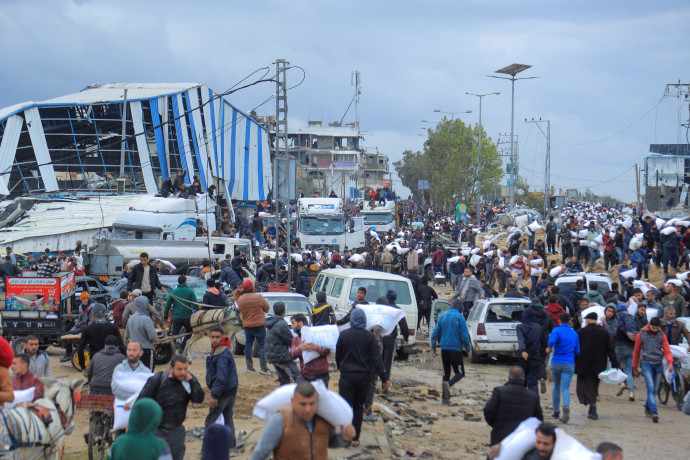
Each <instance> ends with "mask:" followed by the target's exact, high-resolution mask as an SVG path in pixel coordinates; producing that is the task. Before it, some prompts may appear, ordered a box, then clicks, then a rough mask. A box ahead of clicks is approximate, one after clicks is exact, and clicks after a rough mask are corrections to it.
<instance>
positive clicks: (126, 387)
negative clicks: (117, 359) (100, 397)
mask: <svg viewBox="0 0 690 460" xmlns="http://www.w3.org/2000/svg"><path fill="white" fill-rule="evenodd" d="M153 375H154V374H152V373H150V372H137V373H135V374H131V373H122V372H116V373H115V374H114V375H113V380H114V381H115V382H116V383H117V387H118V389H119V390H122V391H125V392H127V393H133V395H132V396H131V397H130V398H129V399H128V400H127V401H124V400H121V399H117V398H116V399H115V402H114V403H113V407H114V409H115V410H114V420H113V429H114V430H124V429H126V428H127V426H128V425H129V415H130V413H131V412H132V411H131V407H132V406H134V403H135V402H136V400H137V398H138V397H139V393H140V392H141V390H142V389H143V388H144V385H145V384H146V381H147V380H148V379H149V377H151V376H153ZM125 404H129V406H130V410H126V409H125V408H124V405H125Z"/></svg>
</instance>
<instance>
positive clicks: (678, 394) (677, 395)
mask: <svg viewBox="0 0 690 460" xmlns="http://www.w3.org/2000/svg"><path fill="white" fill-rule="evenodd" d="M674 379H675V383H676V390H675V391H674V392H673V399H674V400H675V401H676V407H677V408H678V410H682V409H683V402H684V401H683V400H684V399H685V382H684V378H683V374H681V373H680V372H678V371H676V373H675V377H674Z"/></svg>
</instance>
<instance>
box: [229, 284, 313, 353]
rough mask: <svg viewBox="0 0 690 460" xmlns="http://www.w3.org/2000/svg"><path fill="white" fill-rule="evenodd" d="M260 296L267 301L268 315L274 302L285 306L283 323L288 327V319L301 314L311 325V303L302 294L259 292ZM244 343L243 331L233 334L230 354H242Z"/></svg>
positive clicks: (255, 348) (255, 349) (256, 351)
mask: <svg viewBox="0 0 690 460" xmlns="http://www.w3.org/2000/svg"><path fill="white" fill-rule="evenodd" d="M260 294H261V295H262V296H264V297H265V298H266V301H268V305H269V308H268V314H269V315H272V314H273V305H275V303H276V302H283V303H284V304H285V322H287V323H288V325H290V319H291V318H292V316H293V315H296V314H298V313H302V314H303V315H305V316H306V317H307V322H308V323H309V325H311V303H310V302H309V299H307V298H306V297H305V296H303V295H302V294H297V293H294V292H261V293H260ZM245 343H246V338H245V335H244V330H241V331H239V332H238V333H237V334H235V337H233V339H232V352H233V353H234V354H236V355H242V354H244V344H245ZM252 351H253V353H252V354H253V356H254V357H257V356H258V353H259V351H258V348H257V344H256V342H255V343H254V350H252Z"/></svg>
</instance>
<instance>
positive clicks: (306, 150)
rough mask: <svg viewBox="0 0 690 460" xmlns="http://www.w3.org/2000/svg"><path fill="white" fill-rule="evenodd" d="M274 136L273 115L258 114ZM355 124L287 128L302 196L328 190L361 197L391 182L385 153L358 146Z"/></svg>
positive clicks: (311, 123)
mask: <svg viewBox="0 0 690 460" xmlns="http://www.w3.org/2000/svg"><path fill="white" fill-rule="evenodd" d="M259 121H260V122H261V123H264V124H265V125H266V126H267V127H268V129H269V132H270V133H271V134H270V137H271V145H274V138H275V134H274V132H275V117H274V116H264V117H260V118H259ZM361 141H362V136H361V135H360V134H359V132H358V129H357V125H356V124H355V123H350V124H345V125H340V124H339V123H330V124H329V125H328V126H323V123H322V122H321V121H309V122H308V124H307V126H306V127H302V128H298V129H296V130H290V131H288V151H289V153H290V155H291V156H292V157H294V158H295V159H296V160H297V175H296V180H297V188H301V189H302V192H303V193H304V194H305V196H312V195H313V193H315V192H316V193H318V194H319V195H320V196H328V195H329V194H330V193H331V191H333V192H335V194H336V195H337V196H338V197H340V198H345V199H348V198H349V199H355V198H361V197H362V196H363V193H366V192H368V191H369V190H371V189H372V188H373V189H376V188H377V187H385V186H388V185H390V174H389V165H388V156H387V155H385V154H382V153H378V152H377V153H369V152H366V151H365V150H364V149H363V148H362V147H361Z"/></svg>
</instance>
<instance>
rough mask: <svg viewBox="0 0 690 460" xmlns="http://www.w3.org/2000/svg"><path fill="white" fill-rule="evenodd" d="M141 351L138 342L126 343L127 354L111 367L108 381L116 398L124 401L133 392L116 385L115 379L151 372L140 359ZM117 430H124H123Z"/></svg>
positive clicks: (132, 394)
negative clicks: (111, 372)
mask: <svg viewBox="0 0 690 460" xmlns="http://www.w3.org/2000/svg"><path fill="white" fill-rule="evenodd" d="M143 353H144V350H143V349H142V348H141V345H140V344H139V343H138V342H129V343H128V344H127V356H126V358H125V359H123V360H122V362H121V363H120V364H118V365H117V366H115V369H113V380H112V382H111V383H110V388H111V389H112V390H113V394H114V395H115V398H116V399H120V400H122V401H126V400H127V399H129V398H131V397H132V396H134V393H130V392H129V391H125V390H123V389H122V388H119V387H118V383H117V381H118V380H119V379H121V380H125V379H127V378H128V377H129V376H130V375H131V374H149V373H150V372H151V370H150V369H149V368H148V367H146V366H145V365H144V363H142V362H141V361H140V359H141V355H142V354H143ZM124 409H125V410H131V407H129V405H127V404H125V405H124ZM119 431H121V432H124V431H125V430H119Z"/></svg>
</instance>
